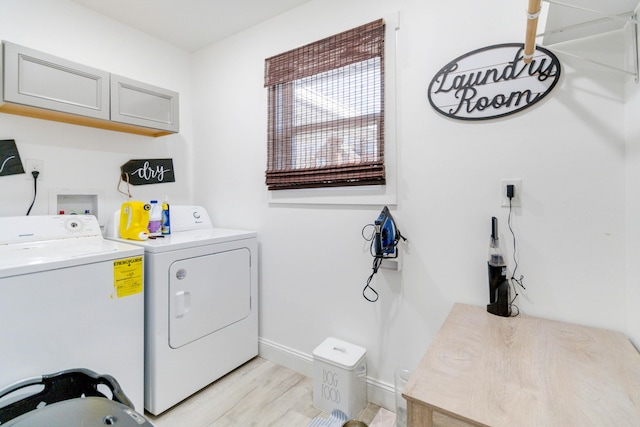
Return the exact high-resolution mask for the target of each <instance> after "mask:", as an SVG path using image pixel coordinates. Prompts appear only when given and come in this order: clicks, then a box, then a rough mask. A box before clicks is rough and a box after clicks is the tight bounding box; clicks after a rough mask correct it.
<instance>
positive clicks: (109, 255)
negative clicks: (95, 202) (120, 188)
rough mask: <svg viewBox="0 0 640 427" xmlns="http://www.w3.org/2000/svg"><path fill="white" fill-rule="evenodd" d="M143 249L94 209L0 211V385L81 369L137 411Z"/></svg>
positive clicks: (139, 399)
mask: <svg viewBox="0 0 640 427" xmlns="http://www.w3.org/2000/svg"><path fill="white" fill-rule="evenodd" d="M143 254H144V252H143V251H142V250H141V248H139V247H137V246H132V245H127V244H124V243H120V242H112V241H109V240H105V239H104V238H103V237H102V232H101V231H100V226H99V224H98V221H97V220H96V218H95V217H93V216H85V215H77V216H76V215H74V216H25V217H3V218H0V325H2V327H0V342H1V343H2V348H1V349H0V389H4V388H6V387H8V386H10V385H12V384H14V383H16V382H18V381H22V380H25V379H31V378H34V377H39V376H42V375H44V374H51V373H55V372H59V371H62V370H66V369H77V368H86V369H90V370H92V371H94V372H97V373H99V374H109V375H111V376H113V377H114V378H115V379H116V380H117V381H118V383H119V384H120V385H121V386H122V389H123V391H124V392H125V394H126V395H127V396H128V397H129V398H130V399H131V400H132V402H133V404H134V406H135V408H136V409H137V410H138V411H140V412H142V408H143V393H144V388H143V381H144V371H143V369H144V368H143V364H144V290H143V289H144V288H143V265H142V264H143ZM0 406H2V404H1V403H0Z"/></svg>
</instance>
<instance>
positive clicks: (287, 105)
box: [265, 20, 385, 190]
mask: <svg viewBox="0 0 640 427" xmlns="http://www.w3.org/2000/svg"><path fill="white" fill-rule="evenodd" d="M384 27H385V26H384V21H383V20H378V21H375V22H371V23H369V24H366V25H363V26H360V27H357V28H354V29H352V30H349V31H345V32H343V33H340V34H337V35H335V36H332V37H328V38H326V39H323V40H320V41H317V42H315V43H311V44H309V45H306V46H303V47H300V48H298V49H294V50H291V51H289V52H285V53H283V54H280V55H277V56H274V57H272V58H269V59H267V60H266V62H265V87H268V90H269V107H268V108H269V115H268V119H269V127H268V150H267V151H268V152H267V155H268V160H267V172H266V184H267V186H268V188H269V190H280V189H295V188H314V187H335V186H354V185H381V184H384V183H385V167H384V35H385V28H384Z"/></svg>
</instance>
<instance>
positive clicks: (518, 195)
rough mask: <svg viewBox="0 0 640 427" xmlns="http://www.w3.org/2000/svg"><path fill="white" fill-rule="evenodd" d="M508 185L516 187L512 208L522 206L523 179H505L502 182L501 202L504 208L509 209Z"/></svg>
mask: <svg viewBox="0 0 640 427" xmlns="http://www.w3.org/2000/svg"><path fill="white" fill-rule="evenodd" d="M507 185H513V186H514V195H513V198H512V199H511V207H514V208H516V207H521V206H522V180H521V179H503V180H502V181H500V200H501V201H502V206H503V207H507V208H508V207H509V198H508V197H507Z"/></svg>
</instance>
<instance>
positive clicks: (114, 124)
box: [0, 41, 179, 137]
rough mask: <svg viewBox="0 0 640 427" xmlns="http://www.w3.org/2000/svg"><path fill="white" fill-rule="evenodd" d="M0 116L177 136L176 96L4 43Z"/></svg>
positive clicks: (143, 133) (153, 134) (149, 86)
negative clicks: (17, 116) (5, 114)
mask: <svg viewBox="0 0 640 427" xmlns="http://www.w3.org/2000/svg"><path fill="white" fill-rule="evenodd" d="M2 46H3V52H2V55H0V58H1V59H2V61H0V62H3V64H2V67H0V69H3V70H4V72H3V76H2V79H0V93H1V94H2V100H1V102H0V112H5V113H11V114H19V115H24V116H29V117H36V118H41V119H47V120H55V121H60V122H65V123H71V124H77V125H83V126H92V127H97V128H102V129H109V130H116V131H121V132H128V133H135V134H139V135H147V136H154V137H157V136H163V135H168V134H171V133H177V132H178V131H179V123H178V116H179V109H178V108H179V106H178V93H177V92H173V91H170V90H166V89H162V88H159V87H156V86H151V85H149V84H146V83H142V82H137V81H134V80H131V79H127V78H125V77H121V76H116V75H113V74H110V73H108V72H106V71H102V70H98V69H96V68H92V67H88V66H86V65H82V64H78V63H75V62H71V61H67V60H66V59H62V58H58V57H56V56H53V55H49V54H47V53H43V52H39V51H36V50H34V49H30V48H27V47H24V46H20V45H16V44H13V43H9V42H6V41H5V42H3V43H2Z"/></svg>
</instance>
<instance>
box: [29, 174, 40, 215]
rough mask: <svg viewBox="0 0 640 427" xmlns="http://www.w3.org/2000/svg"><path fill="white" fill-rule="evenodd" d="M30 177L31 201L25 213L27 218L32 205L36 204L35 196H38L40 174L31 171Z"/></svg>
mask: <svg viewBox="0 0 640 427" xmlns="http://www.w3.org/2000/svg"><path fill="white" fill-rule="evenodd" d="M31 175H32V176H33V200H32V201H31V206H29V210H28V211H27V216H29V214H30V213H31V209H32V208H33V204H34V203H35V202H36V196H37V195H38V175H40V172H38V171H31Z"/></svg>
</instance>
